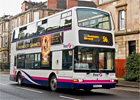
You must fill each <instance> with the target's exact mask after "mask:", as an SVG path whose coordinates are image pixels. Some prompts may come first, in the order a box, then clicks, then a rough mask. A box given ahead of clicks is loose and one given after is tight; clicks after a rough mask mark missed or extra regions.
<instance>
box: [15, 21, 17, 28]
mask: <svg viewBox="0 0 140 100" xmlns="http://www.w3.org/2000/svg"><path fill="white" fill-rule="evenodd" d="M15 27H17V19H15Z"/></svg>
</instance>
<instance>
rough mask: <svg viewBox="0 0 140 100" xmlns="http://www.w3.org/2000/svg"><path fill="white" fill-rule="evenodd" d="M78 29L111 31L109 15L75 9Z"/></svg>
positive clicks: (93, 10) (96, 11) (97, 11)
mask: <svg viewBox="0 0 140 100" xmlns="http://www.w3.org/2000/svg"><path fill="white" fill-rule="evenodd" d="M77 17H78V18H77V19H78V26H79V27H87V28H95V29H103V30H111V23H110V17H109V14H108V13H106V12H103V11H99V10H95V9H84V8H79V9H77Z"/></svg>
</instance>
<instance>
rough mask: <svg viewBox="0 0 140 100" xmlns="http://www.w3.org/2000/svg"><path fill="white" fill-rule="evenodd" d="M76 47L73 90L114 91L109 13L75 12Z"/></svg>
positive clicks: (112, 41) (95, 10) (94, 10)
mask: <svg viewBox="0 0 140 100" xmlns="http://www.w3.org/2000/svg"><path fill="white" fill-rule="evenodd" d="M76 16H77V19H76V20H77V23H76V24H77V29H76V30H77V33H78V35H77V39H78V40H77V45H75V48H74V74H73V78H74V80H73V81H74V84H73V87H74V88H83V89H85V90H90V89H93V88H107V89H109V88H114V87H115V85H116V77H115V76H116V75H115V42H114V34H113V29H112V20H111V16H110V14H109V13H108V12H105V11H102V10H97V9H90V8H76Z"/></svg>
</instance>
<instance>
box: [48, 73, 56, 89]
mask: <svg viewBox="0 0 140 100" xmlns="http://www.w3.org/2000/svg"><path fill="white" fill-rule="evenodd" d="M49 85H50V89H51V90H52V91H56V90H57V78H56V76H55V75H52V76H51V79H50V83H49Z"/></svg>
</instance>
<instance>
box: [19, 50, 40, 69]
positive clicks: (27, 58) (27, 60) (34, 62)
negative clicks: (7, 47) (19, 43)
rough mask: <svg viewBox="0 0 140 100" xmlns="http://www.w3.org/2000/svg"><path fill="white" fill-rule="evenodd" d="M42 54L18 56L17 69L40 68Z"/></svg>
mask: <svg viewBox="0 0 140 100" xmlns="http://www.w3.org/2000/svg"><path fill="white" fill-rule="evenodd" d="M40 58H41V54H40V53H38V54H26V55H18V56H17V68H25V69H30V68H40V65H41V60H40Z"/></svg>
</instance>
